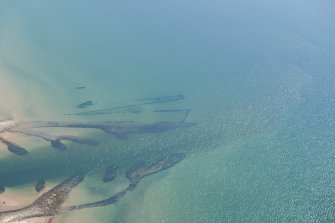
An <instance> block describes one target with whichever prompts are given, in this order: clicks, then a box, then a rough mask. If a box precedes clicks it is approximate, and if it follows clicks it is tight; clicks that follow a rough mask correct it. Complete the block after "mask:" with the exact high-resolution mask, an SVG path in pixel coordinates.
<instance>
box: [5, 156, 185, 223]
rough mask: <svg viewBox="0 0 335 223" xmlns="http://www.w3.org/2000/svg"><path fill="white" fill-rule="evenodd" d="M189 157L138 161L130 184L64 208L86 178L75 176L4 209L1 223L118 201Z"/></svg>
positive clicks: (131, 169)
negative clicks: (24, 202) (19, 205)
mask: <svg viewBox="0 0 335 223" xmlns="http://www.w3.org/2000/svg"><path fill="white" fill-rule="evenodd" d="M185 157H186V155H185V154H184V153H173V154H170V155H168V156H166V157H163V158H162V159H160V160H158V161H156V162H155V163H153V164H151V165H150V166H148V167H147V166H146V165H145V164H143V165H138V164H136V165H134V166H132V167H131V168H129V169H128V171H127V172H126V177H127V179H128V180H129V184H128V186H127V187H126V188H125V189H123V190H122V191H120V192H118V193H116V194H114V195H113V196H111V197H109V198H107V199H104V200H100V201H95V202H91V203H85V204H80V205H76V206H70V207H64V202H65V201H66V199H67V197H68V195H69V193H70V192H71V190H72V189H73V188H74V187H75V186H77V185H78V184H79V183H81V182H82V181H83V180H84V174H78V175H75V176H72V177H70V178H68V179H66V180H65V181H63V182H62V183H60V184H59V185H57V186H55V187H53V188H52V189H50V190H49V191H48V192H46V193H44V194H42V195H41V196H40V197H39V198H37V199H36V200H35V201H34V202H33V203H31V204H30V205H28V206H25V207H23V208H20V209H14V210H9V211H4V212H0V223H14V222H20V221H22V220H25V219H30V218H36V217H50V220H49V222H52V220H53V217H54V216H56V215H58V214H61V213H64V212H67V211H74V210H78V209H84V208H96V207H101V206H107V205H111V204H114V203H117V202H118V201H119V200H120V199H121V198H122V197H123V196H124V195H125V194H126V193H127V192H128V191H131V190H134V189H135V187H136V186H137V184H138V183H139V181H140V180H141V179H142V178H144V177H146V176H149V175H152V174H155V173H158V172H160V171H162V170H165V169H168V168H170V167H173V166H175V165H176V164H178V163H180V162H181V161H182V160H183V159H185Z"/></svg>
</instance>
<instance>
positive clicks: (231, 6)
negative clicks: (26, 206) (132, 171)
mask: <svg viewBox="0 0 335 223" xmlns="http://www.w3.org/2000/svg"><path fill="white" fill-rule="evenodd" d="M334 8H335V5H334V3H333V2H331V1H327V0H325V1H319V2H313V1H307V2H306V1H294V2H292V1H281V2H271V3H270V2H268V1H261V0H259V1H256V2H253V3H252V4H251V3H244V2H242V1H234V2H233V1H226V2H222V1H211V2H208V1H198V2H191V1H169V2H164V3H163V2H156V1H150V0H147V1H141V2H129V1H122V2H121V1H100V2H99V3H93V2H91V1H86V0H85V1H80V2H79V1H76V0H75V1H71V2H68V1H57V2H53V3H51V2H48V3H47V2H44V1H25V2H23V1H2V2H1V3H0V77H1V81H0V121H2V120H7V119H12V120H15V121H17V122H19V121H28V120H31V121H37V120H38V121H41V120H42V121H63V122H65V121H66V122H106V121H126V122H135V123H141V124H146V123H155V122H159V121H173V122H179V121H181V120H182V119H183V118H184V114H185V112H184V110H185V109H186V110H187V109H191V111H190V112H189V114H188V115H187V117H186V121H188V122H196V123H197V124H196V125H195V126H192V127H189V128H177V129H174V130H171V131H166V132H161V133H158V132H157V133H140V134H130V135H129V136H128V138H127V139H123V140H120V139H118V138H116V137H113V136H111V135H109V134H106V133H105V132H102V131H99V130H96V129H78V128H73V129H72V128H71V129H64V128H43V129H41V130H43V131H45V132H47V133H50V134H53V135H64V134H72V135H79V136H87V137H91V138H94V139H97V140H98V141H99V142H100V144H99V145H97V146H92V145H80V144H77V143H72V142H65V143H66V145H67V147H68V149H67V150H66V151H64V152H60V151H57V150H55V149H54V148H51V146H50V143H49V142H46V141H44V140H41V139H38V138H33V137H27V136H24V135H15V134H8V133H6V135H5V137H6V138H8V139H11V140H12V141H15V142H16V143H18V144H19V145H21V146H24V147H25V148H27V150H29V152H30V154H29V155H28V156H25V157H20V156H15V155H14V154H12V153H10V152H8V150H7V149H6V147H5V146H4V145H2V144H1V145H0V152H1V154H0V185H3V186H5V187H6V192H5V193H4V194H6V193H7V194H10V195H15V194H16V195H20V194H24V197H25V198H26V199H28V200H31V201H33V200H34V199H36V198H37V196H38V195H37V193H36V192H34V185H35V183H36V182H37V181H38V180H39V179H41V178H43V179H46V186H47V189H50V188H51V187H52V186H54V185H56V184H58V183H60V182H61V181H62V180H63V179H65V178H67V177H69V176H70V175H72V174H74V173H76V172H79V171H83V172H87V174H86V175H87V176H86V178H85V180H84V182H82V183H81V184H80V185H79V186H78V187H76V188H75V189H74V190H73V191H72V192H71V194H70V197H69V199H68V201H67V202H66V204H67V205H75V204H78V203H85V202H92V201H98V200H102V199H105V198H107V197H110V196H111V195H113V194H114V193H116V192H119V191H120V190H122V189H123V188H124V187H125V186H126V185H127V179H126V178H125V173H126V170H127V169H128V168H129V167H130V166H132V165H133V164H134V163H135V162H137V161H139V160H146V161H147V163H149V164H150V163H152V162H154V161H156V160H159V159H160V158H161V157H164V156H166V155H167V154H170V153H175V152H183V153H185V154H186V159H185V160H183V161H182V162H181V163H179V164H177V165H176V166H174V167H173V168H170V169H168V170H164V171H162V172H160V173H157V174H154V175H151V176H148V177H146V178H145V179H143V180H141V182H140V183H139V184H138V185H137V187H136V188H135V189H134V190H133V191H131V192H129V193H127V194H126V195H125V197H123V198H122V199H121V200H120V201H119V202H118V203H117V204H116V205H111V206H105V207H100V208H94V209H85V210H78V211H73V212H67V213H64V214H60V215H57V216H56V217H55V218H54V221H53V222H60V223H61V222H77V221H79V220H80V221H81V222H148V223H150V222H153V223H157V222H169V223H170V222H333V221H334V220H335V216H334V207H335V206H334V203H335V201H334V190H333V185H334V170H335V166H334V165H335V164H334V144H335V141H334V137H333V136H334V134H333V132H334V131H333V126H334V124H335V123H334V121H335V120H334V115H333V113H334V112H333V111H334V108H335V103H334V102H335V101H334V99H333V98H334V96H335V95H334V94H335V91H334V87H333V86H334V78H333V75H332V74H333V73H334V70H335V64H334V62H333V61H334V59H335V58H334V55H335V44H334V40H333V39H334V36H335V30H334V28H332V27H333V25H334V22H335V17H334V14H333V13H332V11H333V9H334ZM180 94H182V95H183V96H184V99H182V100H175V101H171V102H165V103H147V104H141V103H139V101H138V99H146V98H152V97H158V96H176V95H180ZM87 101H91V102H92V104H91V103H89V105H88V106H87V107H84V108H78V105H80V104H82V103H85V102H87ZM128 105H134V106H133V107H130V109H127V108H128V107H127V106H128ZM115 107H126V109H124V108H122V109H116V110H111V112H110V113H109V114H95V115H66V114H75V113H79V112H85V111H96V110H101V109H110V108H115ZM157 110H163V111H164V110H172V111H171V112H167V111H165V112H155V111H157ZM176 110H183V111H176ZM111 164H113V165H114V166H116V167H117V169H118V171H117V177H116V179H115V180H114V181H112V182H110V183H107V184H106V183H103V182H102V179H103V174H104V168H105V167H106V166H109V165H111ZM4 194H2V195H0V199H1V196H4ZM4 208H5V205H3V204H0V211H1V210H3V209H4Z"/></svg>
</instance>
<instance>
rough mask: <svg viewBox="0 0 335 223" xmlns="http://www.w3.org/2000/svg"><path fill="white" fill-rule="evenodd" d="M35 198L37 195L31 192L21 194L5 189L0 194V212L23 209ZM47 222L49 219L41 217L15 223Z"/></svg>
mask: <svg viewBox="0 0 335 223" xmlns="http://www.w3.org/2000/svg"><path fill="white" fill-rule="evenodd" d="M48 189H49V188H48ZM37 197H38V195H37V194H36V193H34V192H33V191H32V190H31V191H29V193H28V191H27V192H24V193H22V192H17V191H16V190H11V189H9V190H8V189H6V191H5V192H4V193H3V194H0V212H1V211H9V210H14V209H18V208H22V207H25V206H27V205H29V204H31V203H32V202H33V201H34V200H35V199H36V198H37ZM4 202H5V203H4ZM49 220H50V217H41V218H31V219H26V220H22V221H19V222H17V223H49Z"/></svg>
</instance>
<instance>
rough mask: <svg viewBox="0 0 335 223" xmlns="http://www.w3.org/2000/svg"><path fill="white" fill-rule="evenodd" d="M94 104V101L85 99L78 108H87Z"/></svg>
mask: <svg viewBox="0 0 335 223" xmlns="http://www.w3.org/2000/svg"><path fill="white" fill-rule="evenodd" d="M92 105H93V101H85V102H83V103H80V104H79V105H78V106H77V108H87V107H90V106H92Z"/></svg>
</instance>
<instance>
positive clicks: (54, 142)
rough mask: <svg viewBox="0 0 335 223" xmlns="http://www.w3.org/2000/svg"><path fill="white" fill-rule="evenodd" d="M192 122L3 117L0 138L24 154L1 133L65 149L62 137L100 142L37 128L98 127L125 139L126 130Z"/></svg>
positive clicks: (150, 130) (149, 129) (164, 128)
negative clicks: (130, 121)
mask: <svg viewBox="0 0 335 223" xmlns="http://www.w3.org/2000/svg"><path fill="white" fill-rule="evenodd" d="M195 124H196V123H193V122H185V118H184V119H183V120H182V121H180V122H172V121H162V122H156V123H153V124H137V123H125V122H92V123H80V122H54V121H27V122H24V121H22V122H15V121H14V120H4V121H1V122H0V141H1V142H2V143H3V144H5V145H6V146H7V149H8V151H10V152H11V153H13V154H15V155H18V156H24V155H27V154H29V151H28V150H27V149H25V148H23V147H22V146H20V145H17V144H15V143H14V142H11V141H9V140H7V139H5V137H4V133H6V132H9V133H15V134H24V135H27V136H33V137H37V138H41V139H43V140H45V141H48V142H50V144H51V146H52V147H53V148H55V149H58V150H61V151H64V150H66V149H67V147H66V145H65V144H64V143H63V142H62V141H71V142H75V143H80V144H87V145H97V144H99V142H98V141H97V140H95V139H91V138H87V137H81V136H73V135H59V136H53V135H49V134H47V133H44V132H42V131H39V130H37V129H39V128H86V129H98V130H101V131H103V132H105V133H108V134H110V135H113V136H114V137H116V138H118V139H127V137H128V135H129V134H141V133H162V132H166V131H170V130H174V129H177V128H187V127H190V126H193V125H195Z"/></svg>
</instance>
